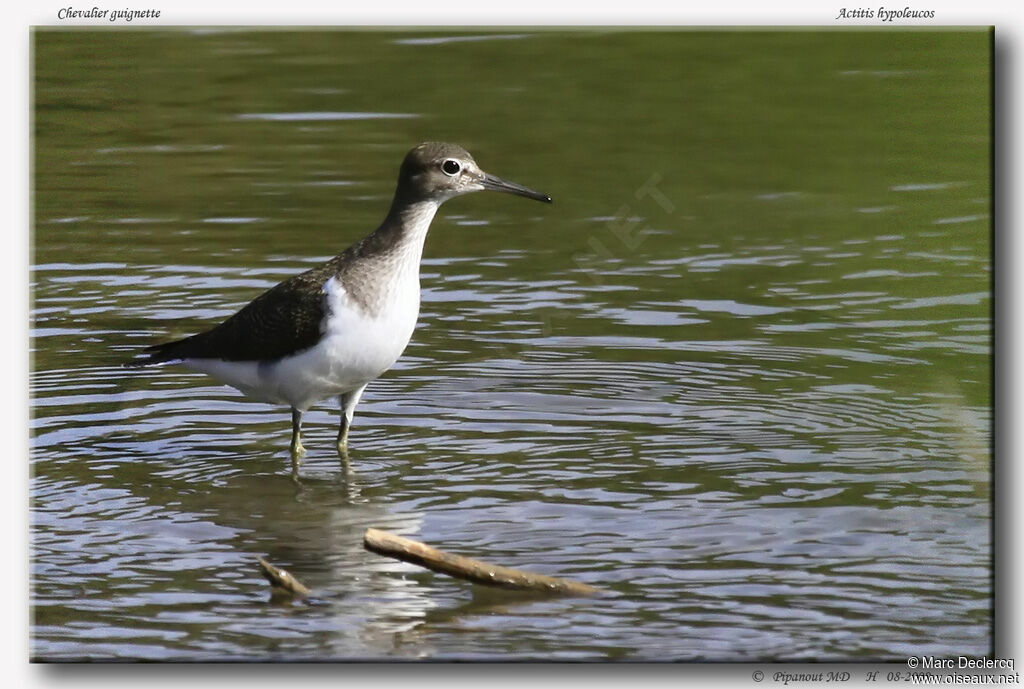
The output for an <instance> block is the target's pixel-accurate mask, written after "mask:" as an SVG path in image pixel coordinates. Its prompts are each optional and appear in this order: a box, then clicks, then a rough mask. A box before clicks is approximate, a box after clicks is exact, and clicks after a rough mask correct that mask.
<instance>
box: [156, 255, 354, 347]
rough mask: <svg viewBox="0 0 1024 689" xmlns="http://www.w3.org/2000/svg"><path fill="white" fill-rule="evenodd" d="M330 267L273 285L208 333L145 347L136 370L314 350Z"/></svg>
mask: <svg viewBox="0 0 1024 689" xmlns="http://www.w3.org/2000/svg"><path fill="white" fill-rule="evenodd" d="M332 263H333V262H331V263H327V264H325V265H323V266H320V267H318V268H314V269H312V270H309V271H306V272H305V273H302V274H300V275H296V276H295V277H292V278H289V279H288V280H285V281H284V282H282V283H280V284H279V285H276V286H274V287H272V288H270V289H269V290H267V291H266V292H264V293H263V294H261V295H260V296H258V297H256V299H254V300H253V301H251V302H249V303H248V304H246V305H245V306H244V307H242V309H241V310H240V311H239V312H238V313H236V314H235V315H233V316H231V317H230V318H228V319H227V320H226V321H224V322H223V323H221V324H220V325H218V326H217V327H215V328H213V329H211V330H207V331H206V332H202V333H199V334H197V335H193V336H191V337H186V338H185V339H183V340H177V341H175V342H167V343H164V344H158V345H154V346H152V347H148V348H147V352H149V358H148V359H145V360H142V361H140V362H139V364H140V365H145V364H155V363H160V362H162V361H172V360H175V359H222V360H224V361H268V360H273V359H279V358H281V357H284V356H288V355H290V354H295V353H296V352H300V351H302V350H303V349H308V348H309V347H312V346H313V345H315V344H316V343H317V342H318V341H319V339H320V334H321V323H322V322H323V319H324V315H325V314H326V311H325V305H324V295H323V292H322V287H323V284H324V283H325V282H326V281H327V280H328V279H330V277H331V275H333V273H334V268H333V266H332Z"/></svg>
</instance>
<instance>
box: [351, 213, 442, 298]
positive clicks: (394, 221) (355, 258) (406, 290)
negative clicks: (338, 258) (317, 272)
mask: <svg viewBox="0 0 1024 689" xmlns="http://www.w3.org/2000/svg"><path fill="white" fill-rule="evenodd" d="M438 206H440V203H439V202H437V201H415V202H412V203H399V199H396V200H395V203H394V204H392V206H391V211H390V212H389V213H388V215H387V217H386V218H385V219H384V222H383V223H381V225H380V227H378V228H377V229H376V230H375V231H374V232H373V234H371V235H369V236H368V237H366V238H365V239H364V240H363V241H361V242H360V243H359V244H358V245H356V246H355V247H352V249H351V250H350V251H349V252H346V254H350V259H351V260H349V261H348V262H347V264H346V265H344V266H343V267H342V269H341V270H340V271H339V272H340V274H341V275H342V281H343V283H344V284H345V287H346V289H347V290H348V291H349V293H350V294H351V295H352V296H353V298H355V299H356V301H357V302H358V303H359V304H360V306H361V307H362V308H363V310H364V311H366V312H367V313H370V314H373V315H376V314H379V313H380V312H381V311H382V310H383V309H385V308H388V305H389V304H392V303H393V302H394V301H395V300H396V299H397V300H407V301H413V302H415V303H416V304H417V305H418V304H419V293H420V282H419V273H420V260H421V259H422V257H423V243H424V242H425V241H426V238H427V231H428V230H429V229H430V222H431V220H433V219H434V214H435V213H437V208H438ZM344 255H345V254H343V256H344Z"/></svg>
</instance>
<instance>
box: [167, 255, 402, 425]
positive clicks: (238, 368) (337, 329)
mask: <svg viewBox="0 0 1024 689" xmlns="http://www.w3.org/2000/svg"><path fill="white" fill-rule="evenodd" d="M414 281H415V282H414V284H406V285H397V286H396V290H395V292H394V293H393V295H392V298H391V299H390V300H389V304H388V305H387V307H386V308H383V309H381V310H380V314H379V315H378V316H376V317H372V316H369V315H367V314H366V313H364V312H363V311H362V310H361V309H360V308H359V306H358V305H357V304H355V303H354V302H353V301H352V300H351V299H350V298H349V297H348V295H347V294H346V293H345V290H344V288H343V287H342V286H341V284H340V283H339V282H338V281H337V280H335V279H334V278H331V279H330V280H328V281H327V283H326V284H325V285H324V287H323V292H324V295H325V298H326V301H327V314H328V315H327V318H326V322H325V324H324V327H323V335H322V337H321V339H320V342H319V343H318V344H316V345H315V346H313V347H310V348H309V349H306V350H303V351H301V352H299V353H298V354H295V355H293V356H288V357H285V358H284V359H281V360H279V361H274V362H262V363H260V362H251V361H222V360H217V359H189V360H185V361H183V362H182V363H183V364H184V365H186V366H188V367H189V368H192V369H195V370H197V371H202V372H204V373H208V374H210V375H212V376H214V377H216V378H219V379H220V380H222V381H223V382H225V383H227V384H228V385H231V386H232V387H234V388H237V389H238V390H240V391H241V392H243V393H245V394H246V395H248V396H250V397H253V398H255V399H258V400H262V401H264V402H271V403H276V404H287V405H289V406H292V407H295V408H296V409H298V410H299V411H305V410H307V409H308V408H309V407H310V406H311V405H313V404H315V403H316V402H319V401H321V400H325V399H327V398H330V397H336V396H338V395H341V394H343V393H346V392H351V391H353V390H356V389H358V388H361V387H362V386H364V385H366V384H367V383H369V382H370V381H371V380H373V379H375V378H378V377H379V376H380V375H381V374H382V373H384V372H385V371H387V370H388V369H389V368H391V366H393V365H394V363H395V362H396V361H397V360H398V357H399V356H401V354H402V352H403V351H404V350H405V347H406V345H408V344H409V340H410V339H411V338H412V332H413V329H414V328H415V327H416V319H417V318H418V316H419V306H420V298H419V297H420V294H419V276H418V275H415V276H414Z"/></svg>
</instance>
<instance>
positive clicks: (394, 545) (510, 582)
mask: <svg viewBox="0 0 1024 689" xmlns="http://www.w3.org/2000/svg"><path fill="white" fill-rule="evenodd" d="M363 546H364V547H365V548H366V549H367V550H369V551H372V552H374V553H377V554H378V555H386V556H387V557H393V558H396V559H398V560H403V561H404V562H411V563H412V564H414V565H419V566H420V567H426V568H427V569H430V570H433V571H435V572H440V573H441V574H447V575H449V576H453V577H456V578H458V579H465V580H466V581H471V582H473V583H474V584H483V585H484V586H497V587H500V588H506V589H516V590H519V591H548V592H550V593H561V594H566V595H572V596H594V595H598V594H601V593H605V592H604V591H602V590H601V589H599V588H595V587H593V586H590V585H588V584H581V583H579V582H576V581H569V580H568V579H559V578H557V577H549V576H545V575H543V574H533V573H531V572H524V571H522V570H519V569H511V568H510V567H500V566H498V565H491V564H488V563H486V562H481V561H480V560H474V559H472V558H468V557H463V556H461V555H452V554H451V553H446V552H444V551H443V550H438V549H437V548H432V547H431V546H429V545H427V544H426V543H420V542H419V541H414V540H412V539H409V538H404V537H402V536H397V535H395V534H393V533H389V532H387V531H381V530H380V529H367V530H366V534H365V535H364V536H363Z"/></svg>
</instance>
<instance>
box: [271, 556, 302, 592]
mask: <svg viewBox="0 0 1024 689" xmlns="http://www.w3.org/2000/svg"><path fill="white" fill-rule="evenodd" d="M259 560H260V572H262V573H263V578H264V579H266V580H267V581H269V582H270V590H271V594H272V595H274V596H282V595H283V596H294V597H298V598H305V597H306V596H308V595H309V593H310V591H309V589H308V588H306V586H305V585H304V584H303V583H302V582H301V581H299V580H298V579H296V578H295V577H294V576H292V575H291V574H289V573H288V572H287V571H286V570H283V569H281V568H280V567H275V566H274V565H272V564H270V563H269V562H267V561H266V560H264V559H263V558H262V557H261V558H260V559H259Z"/></svg>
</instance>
